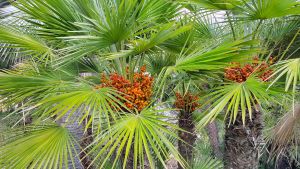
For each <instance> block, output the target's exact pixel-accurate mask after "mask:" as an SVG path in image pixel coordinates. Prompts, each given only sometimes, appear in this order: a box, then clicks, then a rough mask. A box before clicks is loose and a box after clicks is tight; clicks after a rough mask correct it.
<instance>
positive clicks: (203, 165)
mask: <svg viewBox="0 0 300 169" xmlns="http://www.w3.org/2000/svg"><path fill="white" fill-rule="evenodd" d="M193 168H194V169H221V168H223V165H222V161H221V160H219V159H215V158H212V157H206V158H203V159H198V160H196V161H195V164H194V167H193Z"/></svg>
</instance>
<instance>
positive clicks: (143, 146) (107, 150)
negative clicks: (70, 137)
mask: <svg viewBox="0 0 300 169" xmlns="http://www.w3.org/2000/svg"><path fill="white" fill-rule="evenodd" d="M164 111H168V110H155V108H146V109H144V110H143V111H142V112H140V113H139V114H131V113H130V114H128V115H126V116H124V117H122V118H121V119H119V120H118V121H117V122H116V123H115V124H114V125H112V126H111V129H110V130H108V131H105V132H104V133H103V134H101V135H99V136H97V138H96V139H95V142H94V146H93V147H92V149H91V151H90V153H92V152H96V154H97V155H96V157H95V158H94V162H95V161H98V160H101V162H100V168H102V167H103V166H104V165H105V164H106V163H108V162H109V159H110V157H112V155H113V153H114V152H116V153H115V157H114V162H113V167H112V168H114V167H115V165H116V163H117V161H118V160H119V159H120V158H121V157H122V158H124V159H122V160H123V161H125V162H124V163H123V168H124V169H125V168H126V165H128V164H127V160H128V158H129V154H133V160H134V168H135V169H136V168H137V166H138V165H141V166H144V164H145V160H146V159H147V160H148V161H149V164H150V167H151V168H153V169H154V168H155V161H154V159H155V158H156V159H158V160H159V161H160V162H161V163H162V165H163V166H164V167H165V168H166V163H165V160H164V159H168V158H169V155H170V154H172V155H173V156H174V158H175V159H176V160H177V161H178V162H179V163H180V164H182V165H183V166H186V164H185V163H184V162H183V160H182V157H181V156H180V155H179V153H178V152H177V149H176V147H175V146H174V145H173V143H172V141H171V140H170V139H174V138H176V139H177V138H178V136H177V134H176V133H175V132H174V131H175V130H180V129H179V128H178V127H177V126H175V125H173V124H171V123H169V122H167V121H166V119H170V118H169V117H167V116H164V115H161V114H162V112H164ZM122 152H124V155H123V156H122V155H121V154H122Z"/></svg>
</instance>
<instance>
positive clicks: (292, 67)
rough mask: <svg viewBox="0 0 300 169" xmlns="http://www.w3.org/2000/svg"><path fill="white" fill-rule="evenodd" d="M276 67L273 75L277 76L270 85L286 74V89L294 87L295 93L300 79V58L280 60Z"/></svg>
mask: <svg viewBox="0 0 300 169" xmlns="http://www.w3.org/2000/svg"><path fill="white" fill-rule="evenodd" d="M275 67H276V71H275V72H274V73H273V75H272V77H276V78H275V79H274V81H273V82H272V83H271V84H270V86H272V85H273V84H274V83H275V82H277V81H279V79H280V78H282V77H284V76H285V91H288V90H289V89H290V88H292V91H293V93H295V92H296V87H297V85H298V84H299V80H300V58H297V59H288V60H283V61H280V62H279V63H277V64H276V65H275Z"/></svg>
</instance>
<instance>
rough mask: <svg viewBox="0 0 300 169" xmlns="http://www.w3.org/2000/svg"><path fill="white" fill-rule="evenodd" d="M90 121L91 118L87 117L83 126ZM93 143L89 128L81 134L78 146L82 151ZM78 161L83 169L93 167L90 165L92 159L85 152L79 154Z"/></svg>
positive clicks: (91, 132)
mask: <svg viewBox="0 0 300 169" xmlns="http://www.w3.org/2000/svg"><path fill="white" fill-rule="evenodd" d="M90 119H91V116H88V117H87V118H86V119H85V120H84V122H83V124H82V125H83V126H86V125H87V122H88V121H89V120H90ZM92 143H93V131H92V128H91V127H89V128H88V129H87V131H86V132H85V133H84V134H83V138H82V141H81V142H80V146H81V147H82V149H84V148H86V147H87V146H89V145H90V144H92ZM79 156H80V159H81V163H82V165H83V167H84V169H92V168H93V167H92V166H91V164H92V159H91V158H90V157H89V156H87V154H86V152H85V151H82V152H81V153H80V154H79Z"/></svg>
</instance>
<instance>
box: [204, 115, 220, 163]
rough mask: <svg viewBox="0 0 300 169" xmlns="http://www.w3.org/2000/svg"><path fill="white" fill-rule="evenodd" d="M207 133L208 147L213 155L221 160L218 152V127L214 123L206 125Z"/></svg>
mask: <svg viewBox="0 0 300 169" xmlns="http://www.w3.org/2000/svg"><path fill="white" fill-rule="evenodd" d="M207 133H208V137H209V141H210V145H211V147H212V150H213V155H214V156H215V157H217V158H219V159H220V158H222V151H221V150H220V142H219V134H218V127H217V124H216V122H215V121H213V122H211V123H209V124H208V125H207Z"/></svg>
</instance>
